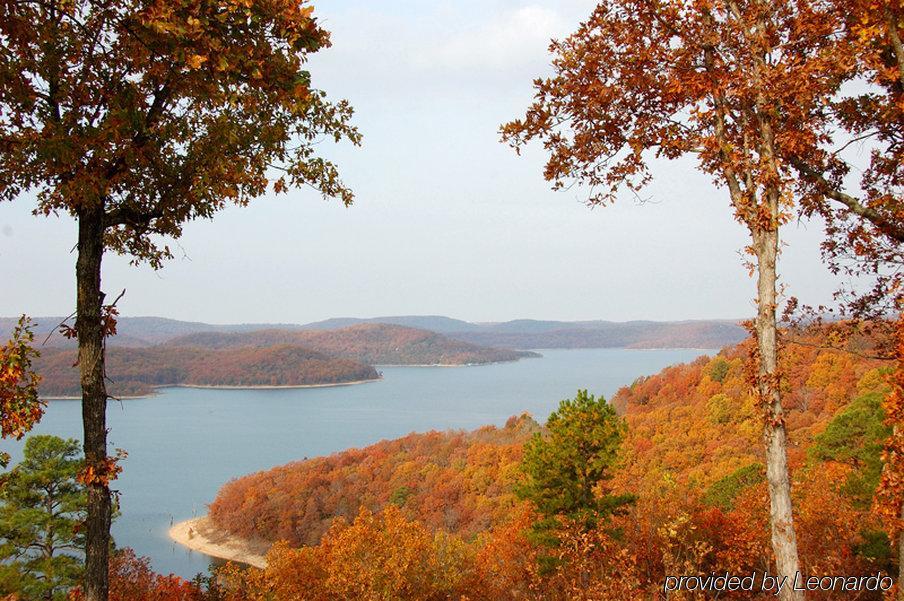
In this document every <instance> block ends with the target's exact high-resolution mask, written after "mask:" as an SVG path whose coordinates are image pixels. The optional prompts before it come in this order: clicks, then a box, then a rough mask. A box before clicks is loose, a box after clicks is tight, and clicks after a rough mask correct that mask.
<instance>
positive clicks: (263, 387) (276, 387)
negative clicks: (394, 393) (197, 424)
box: [157, 376, 383, 390]
mask: <svg viewBox="0 0 904 601" xmlns="http://www.w3.org/2000/svg"><path fill="white" fill-rule="evenodd" d="M382 379H383V376H380V377H379V378H370V379H369V380H351V381H349V382H327V383H325V384H251V385H249V386H230V385H224V384H174V385H172V386H157V388H200V389H210V390H291V389H293V388H333V387H335V386H357V385H358V384H370V383H371V382H379V381H380V380H382Z"/></svg>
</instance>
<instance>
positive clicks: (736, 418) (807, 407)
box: [210, 337, 894, 599]
mask: <svg viewBox="0 0 904 601" xmlns="http://www.w3.org/2000/svg"><path fill="white" fill-rule="evenodd" d="M800 342H801V343H800V344H789V345H787V346H786V349H785V352H784V355H785V356H784V361H785V364H786V365H787V370H786V372H785V373H786V377H785V379H784V380H783V382H782V386H783V388H785V389H786V390H787V394H788V397H787V398H788V403H789V405H788V406H789V415H788V425H789V429H790V431H791V441H792V443H791V452H790V455H791V466H792V469H793V477H794V484H795V487H794V493H795V502H796V505H795V508H796V511H797V514H796V516H795V517H796V523H797V524H799V530H800V532H801V537H800V548H801V556H802V561H803V565H804V568H805V569H806V573H808V574H819V575H824V574H853V575H859V574H867V573H875V572H877V571H879V570H882V571H884V572H886V573H888V572H890V571H891V570H892V568H893V561H894V559H893V557H892V553H891V548H890V546H889V541H888V538H887V536H886V534H885V533H884V531H883V530H882V527H881V525H880V524H879V522H878V520H877V518H876V517H875V515H874V514H872V513H871V512H870V505H871V502H872V497H873V494H874V491H875V489H876V486H877V484H878V480H879V473H880V469H881V462H880V451H881V446H882V441H883V440H884V439H885V438H886V437H887V434H888V431H887V429H886V427H885V426H884V425H883V423H882V422H883V415H882V410H881V400H882V397H883V395H884V394H886V393H887V392H888V384H887V377H886V376H887V373H888V372H889V371H890V369H889V366H888V365H887V363H883V362H882V361H880V360H877V359H870V358H866V357H864V356H863V355H864V354H866V355H868V354H869V347H870V345H869V343H868V342H864V341H862V340H861V341H858V342H857V343H856V344H854V343H852V346H851V347H849V348H848V349H847V350H845V351H841V350H834V349H829V348H821V347H820V344H819V342H820V339H819V338H818V337H808V338H806V339H802V340H801V341H800ZM748 344H749V343H742V344H740V345H737V346H735V347H730V348H727V349H725V350H724V351H722V352H721V353H719V354H718V355H716V356H715V357H701V358H700V359H698V360H696V361H694V362H692V363H689V364H684V365H676V366H672V367H669V368H667V369H665V370H663V371H662V372H661V373H659V374H657V375H654V376H650V377H643V378H640V379H638V380H637V381H635V382H634V383H633V384H632V385H630V386H627V387H624V388H622V389H621V390H619V391H618V393H617V394H616V395H615V396H614V398H613V399H612V401H611V403H612V404H613V405H614V406H615V407H617V408H618V411H619V413H620V414H621V415H623V417H624V420H625V423H626V434H625V438H624V440H623V442H622V444H621V451H620V454H619V461H618V463H617V468H616V469H615V470H614V473H613V477H612V478H611V480H609V481H608V482H607V483H606V484H605V488H606V490H607V491H608V492H611V493H627V494H628V495H630V496H631V497H633V499H634V502H633V503H631V504H629V505H627V506H626V509H625V510H624V511H621V512H618V513H617V514H615V515H614V516H613V517H612V521H611V523H609V524H608V525H607V526H606V527H605V528H602V529H601V530H593V531H591V532H589V533H588V532H585V531H574V532H572V531H567V530H566V531H565V532H564V533H559V536H560V537H563V539H564V541H565V544H564V545H560V547H559V550H558V552H559V553H560V554H561V556H560V559H564V558H565V556H567V557H568V558H570V562H571V563H570V564H568V567H564V566H566V563H565V562H563V563H562V564H561V565H560V566H559V567H560V568H561V569H558V570H546V571H543V570H539V568H537V567H536V565H534V563H532V562H534V561H536V560H537V559H538V558H541V557H542V556H543V554H544V548H543V547H542V545H539V546H538V543H537V540H536V538H535V536H534V535H532V534H531V528H530V527H529V525H530V524H531V523H533V520H535V519H536V516H535V515H533V516H532V512H533V511H534V510H533V509H532V508H531V505H530V504H529V503H526V502H520V501H519V500H518V496H517V495H516V494H515V493H516V489H517V486H518V481H519V478H520V477H522V473H521V471H520V470H519V463H520V462H521V461H522V456H523V453H522V448H523V447H522V445H523V443H524V442H525V441H526V440H528V439H529V438H530V436H531V435H532V434H533V433H534V432H536V431H538V430H539V426H538V425H537V424H536V423H535V422H534V421H533V420H532V419H531V418H530V417H528V416H521V417H518V418H512V419H510V420H509V422H508V423H507V424H506V426H505V427H504V428H500V429H497V428H493V427H487V428H482V429H480V430H477V431H475V432H472V433H468V434H465V433H462V432H448V433H438V432H431V433H427V434H412V435H409V436H407V437H404V438H401V439H398V440H394V441H384V442H381V443H378V444H376V445H373V446H371V447H367V448H365V449H356V450H350V451H345V452H342V453H338V454H335V455H332V456H330V457H324V458H317V459H312V460H308V461H302V462H298V463H293V464H289V465H286V466H283V467H279V468H275V469H273V470H270V471H266V472H262V473H258V474H253V475H250V476H246V477H244V478H240V479H238V480H235V481H233V482H230V483H229V484H227V485H226V486H225V487H224V488H223V489H222V490H221V491H220V494H219V495H218V497H217V499H216V500H215V501H214V502H213V504H212V505H211V507H210V510H211V511H210V515H211V517H212V518H213V520H215V522H216V523H217V524H218V525H219V526H220V527H222V528H223V529H225V530H228V531H229V532H232V533H234V534H236V535H239V536H242V537H255V538H258V539H261V538H263V539H267V540H270V541H284V544H281V545H278V546H276V547H275V548H274V550H273V551H271V553H270V555H269V557H268V561H269V566H268V568H267V570H266V571H265V572H264V573H261V574H260V575H259V578H260V579H261V580H260V581H258V582H257V584H256V585H255V586H263V585H262V584H261V583H263V582H266V583H269V584H268V586H273V587H275V589H270V590H279V591H283V592H285V591H290V590H295V589H293V588H292V587H293V586H299V585H293V584H291V583H292V582H293V581H296V582H301V581H302V580H304V582H305V587H312V588H311V589H310V590H319V591H320V592H319V593H311V592H310V590H309V594H308V595H305V596H302V597H298V598H305V599H321V598H322V599H326V598H330V596H331V595H334V597H333V598H341V596H342V594H343V591H345V594H348V591H349V590H353V588H349V589H346V588H343V587H344V586H348V587H355V586H360V587H368V586H376V584H375V581H374V580H368V579H380V578H387V579H390V580H391V579H393V578H394V579H395V580H394V582H395V584H396V585H398V586H401V587H422V588H419V589H417V590H419V591H420V593H418V594H417V595H415V594H412V595H411V596H406V595H402V597H404V598H419V599H433V598H437V599H439V598H446V597H447V596H452V597H454V598H459V597H458V596H456V595H461V598H465V597H467V598H470V599H526V598H536V599H544V598H569V597H568V596H567V595H566V596H564V597H562V596H557V595H559V594H560V593H555V592H554V591H556V590H557V587H560V586H577V585H578V584H580V588H581V590H582V591H583V592H582V595H584V594H586V593H587V591H593V590H599V591H607V592H605V594H604V593H603V592H600V596H593V595H591V596H582V597H581V598H586V599H596V598H599V599H628V598H657V595H658V594H659V593H660V592H661V588H662V583H663V581H664V578H665V577H666V575H670V574H676V573H680V574H709V573H710V572H718V573H720V574H721V573H724V572H725V571H728V572H731V573H733V574H748V573H753V572H755V571H759V572H760V573H762V572H763V571H764V570H768V569H769V565H770V561H771V560H770V547H769V540H768V527H767V524H768V513H767V512H768V502H767V493H766V490H765V475H764V466H763V457H762V449H761V445H759V444H758V441H759V436H760V434H759V432H758V420H759V419H760V417H759V415H758V414H757V412H756V410H755V407H754V402H755V401H754V396H753V393H752V392H751V390H750V386H749V384H748V379H747V378H748V376H747V375H746V373H745V370H744V367H743V357H744V356H745V353H747V352H748V351H749V349H748V348H747V346H748ZM850 351H854V352H850ZM334 518H339V519H338V520H335V521H334ZM570 536H573V537H574V538H573V539H571V538H569V537H570ZM375 539H376V540H380V541H382V542H381V544H379V545H375V544H374V540H375ZM318 542H319V544H318ZM300 545H309V546H307V547H305V548H303V549H295V547H298V546H300ZM311 545H313V546H311ZM362 545H366V546H367V548H366V549H365V548H364V547H363V546H362ZM602 556H605V557H606V561H605V562H599V565H595V563H594V562H597V561H598V560H599V558H600V557H602ZM404 561H412V562H414V563H413V564H412V566H411V568H410V569H411V571H408V572H404V573H403V572H393V571H392V570H391V568H390V566H391V565H394V564H393V562H404ZM541 563H542V562H541ZM371 564H372V565H371ZM381 570H388V571H389V572H391V573H388V572H386V571H383V572H381ZM538 570H539V571H538ZM415 571H417V572H418V575H415ZM252 573H256V572H254V571H252ZM233 576H235V575H233ZM249 578H251V577H250V576H247V575H246V576H243V577H241V578H239V579H240V580H242V581H243V582H245V583H246V584H247V581H248V580H249ZM612 578H617V579H618V581H617V582H613V581H612ZM251 579H252V580H253V578H251ZM318 586H320V587H323V588H322V589H318V588H317V587H318ZM387 586H388V585H387ZM595 587H597V588H595ZM397 590H408V589H404V588H403V589H397ZM627 591H630V594H628V593H627ZM620 593H625V595H626V596H621V597H619V596H618V595H619V594H620ZM837 594H838V596H837V597H836V598H849V597H845V596H844V595H843V594H842V593H840V592H839V593H837ZM870 594H872V593H864V595H865V596H861V597H859V598H863V599H871V598H880V595H879V594H878V593H875V594H873V596H872V597H871V596H869V595H870ZM335 595H338V597H335ZM729 596H731V595H729ZM768 596H771V593H770V594H769V595H768ZM250 598H256V597H250ZM277 598H280V599H282V598H295V597H291V596H285V597H284V596H281V595H278V596H277ZM368 598H369V597H368ZM670 598H681V597H680V596H673V597H670ZM688 598H694V597H693V596H692V595H691V596H689V597H688ZM732 598H753V597H752V596H751V595H749V594H748V593H745V594H736V595H734V596H733V597H732Z"/></svg>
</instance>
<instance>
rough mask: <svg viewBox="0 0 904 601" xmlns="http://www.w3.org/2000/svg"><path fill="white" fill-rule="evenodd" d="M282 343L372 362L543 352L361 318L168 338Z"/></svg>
mask: <svg viewBox="0 0 904 601" xmlns="http://www.w3.org/2000/svg"><path fill="white" fill-rule="evenodd" d="M278 344H295V345H300V346H304V347H307V348H312V349H316V350H317V351H319V352H322V353H325V354H327V355H329V356H332V357H344V358H349V359H354V360H356V361H361V362H363V363H369V364H372V365H478V364H485V363H498V362H500V361H516V360H518V359H523V358H526V357H537V356H538V355H537V354H536V353H532V352H529V351H513V350H508V349H496V348H486V347H482V346H478V345H475V344H472V343H468V342H463V341H461V340H454V339H452V338H449V337H446V336H443V335H441V334H437V333H435V332H431V331H428V330H420V329H416V328H409V327H404V326H397V325H388V324H380V323H374V324H370V323H367V324H359V325H354V326H350V327H347V328H341V329H338V330H305V331H291V330H262V331H257V332H248V333H218V332H200V333H197V334H189V335H187V336H182V337H179V338H175V339H173V340H171V341H170V342H168V343H167V345H168V346H180V347H181V346H188V347H199V348H213V349H223V348H236V347H243V346H255V347H268V346H274V345H278Z"/></svg>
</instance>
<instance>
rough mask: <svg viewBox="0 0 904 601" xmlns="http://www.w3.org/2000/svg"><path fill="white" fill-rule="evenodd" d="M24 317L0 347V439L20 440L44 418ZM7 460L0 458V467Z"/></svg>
mask: <svg viewBox="0 0 904 601" xmlns="http://www.w3.org/2000/svg"><path fill="white" fill-rule="evenodd" d="M33 343H34V335H33V334H32V332H31V329H30V322H29V320H28V319H27V318H26V317H24V316H23V317H22V318H21V319H20V320H19V323H18V325H17V326H16V328H15V329H14V330H13V334H12V337H11V338H10V340H9V341H8V342H7V343H6V344H5V345H4V346H3V347H0V437H2V438H16V439H21V438H22V437H23V436H24V435H25V433H26V432H28V431H29V430H31V428H32V426H34V424H35V423H37V422H38V420H40V419H41V416H42V415H43V414H44V405H43V403H41V401H40V400H39V399H38V383H39V381H40V378H39V377H38V374H37V373H36V371H35V367H34V362H35V361H36V360H37V359H38V357H39V354H38V352H37V351H36V350H35V349H34V347H33ZM6 459H8V458H7V457H6V456H5V454H3V455H0V463H3V464H5V462H6Z"/></svg>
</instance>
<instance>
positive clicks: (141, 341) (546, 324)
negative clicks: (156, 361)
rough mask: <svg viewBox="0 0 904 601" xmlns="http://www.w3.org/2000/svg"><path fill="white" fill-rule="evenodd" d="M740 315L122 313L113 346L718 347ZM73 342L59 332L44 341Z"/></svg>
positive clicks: (737, 332) (41, 332)
mask: <svg viewBox="0 0 904 601" xmlns="http://www.w3.org/2000/svg"><path fill="white" fill-rule="evenodd" d="M61 319H62V318H61V317H38V318H35V322H36V323H37V327H36V334H37V337H38V338H39V341H43V340H44V338H45V337H46V336H47V334H48V333H50V332H52V331H53V329H54V327H55V326H56V325H57V324H58V323H59V322H60V320H61ZM15 322H16V318H0V333H4V334H5V333H6V332H9V331H11V330H12V328H13V326H14V325H15ZM738 322H739V320H724V319H717V320H696V321H628V322H614V321H603V320H599V321H554V320H534V319H516V320H512V321H506V322H498V323H472V322H468V321H463V320H460V319H453V318H451V317H445V316H442V315H397V316H384V317H371V318H356V317H339V318H333V319H327V320H324V321H318V322H314V323H309V324H304V325H301V324H285V323H282V324H261V323H259V324H227V325H217V324H208V323H202V322H190V321H179V320H175V319H166V318H163V317H120V318H119V325H118V331H119V334H118V335H117V336H115V337H113V338H111V339H110V345H111V346H128V347H149V346H154V345H158V344H161V343H164V342H168V341H170V340H173V339H176V338H180V337H184V336H191V335H194V334H199V333H220V334H232V333H250V332H259V331H261V330H279V331H301V330H307V331H318V330H336V329H341V328H347V327H350V326H355V325H360V324H388V325H396V326H404V327H408V328H416V329H420V330H429V331H431V332H436V333H438V334H443V335H445V336H447V337H449V338H453V339H455V340H459V341H462V342H468V343H471V344H477V345H481V346H492V347H503V348H511V349H537V348H681V347H685V348H721V347H724V346H729V345H732V344H736V343H738V342H740V341H741V340H743V339H744V338H746V336H747V332H746V331H745V330H744V329H743V328H742V327H741V326H740V325H738ZM48 344H50V345H54V346H73V342H72V341H69V340H66V339H64V338H62V337H61V336H59V335H54V336H52V337H51V340H50V342H49V343H48Z"/></svg>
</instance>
